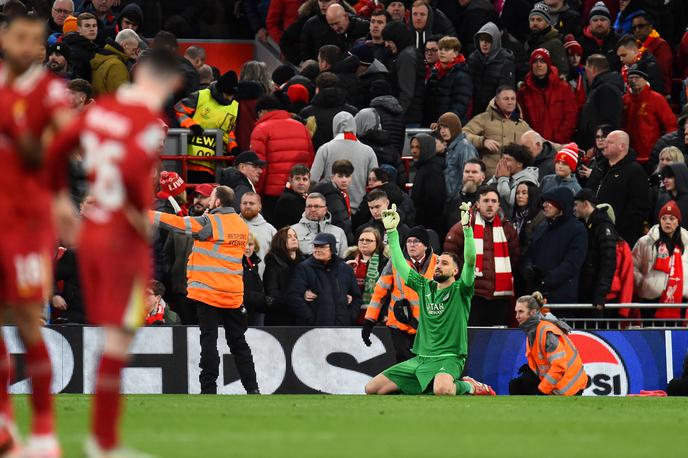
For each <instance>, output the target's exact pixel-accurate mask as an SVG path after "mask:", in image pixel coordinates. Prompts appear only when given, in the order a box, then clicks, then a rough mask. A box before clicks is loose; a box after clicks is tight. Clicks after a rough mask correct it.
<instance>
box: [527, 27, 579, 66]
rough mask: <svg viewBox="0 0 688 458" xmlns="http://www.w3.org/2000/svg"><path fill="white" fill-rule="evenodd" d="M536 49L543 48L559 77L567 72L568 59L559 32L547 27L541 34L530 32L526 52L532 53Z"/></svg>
mask: <svg viewBox="0 0 688 458" xmlns="http://www.w3.org/2000/svg"><path fill="white" fill-rule="evenodd" d="M538 48H545V49H546V50H547V51H549V55H550V56H551V58H552V65H554V66H555V67H557V70H559V74H560V75H566V74H567V73H568V72H569V59H568V56H567V54H566V50H564V40H563V37H562V35H561V34H560V33H559V31H558V30H557V29H555V28H553V27H548V28H546V29H545V30H543V31H541V32H531V34H530V36H529V37H528V40H527V41H526V51H527V52H528V54H530V53H532V52H533V51H535V50H536V49H538Z"/></svg>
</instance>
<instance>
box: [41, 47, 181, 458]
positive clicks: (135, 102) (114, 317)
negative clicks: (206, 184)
mask: <svg viewBox="0 0 688 458" xmlns="http://www.w3.org/2000/svg"><path fill="white" fill-rule="evenodd" d="M180 84H181V78H180V76H179V74H178V72H177V65H176V60H175V58H174V55H172V54H170V53H168V52H165V51H162V50H152V51H150V52H149V53H147V54H146V55H145V56H144V57H142V58H141V60H140V61H139V63H138V64H137V65H136V70H135V82H134V83H133V84H132V85H126V86H123V87H121V88H120V89H118V91H117V92H116V93H115V94H112V95H111V96H106V97H103V98H100V99H99V100H98V103H97V104H96V105H93V106H90V107H88V108H87V109H86V110H85V111H84V112H83V113H81V114H80V115H79V117H78V118H77V119H76V120H75V121H74V122H73V123H72V124H71V125H70V126H69V127H67V128H66V129H65V130H63V131H62V132H60V133H59V134H58V135H57V136H56V138H55V140H54V142H53V143H52V145H51V148H50V150H49V152H48V157H50V158H51V159H52V160H53V161H54V170H65V169H66V167H67V159H68V157H69V155H70V154H71V153H72V152H73V151H74V150H75V149H76V148H81V150H82V151H83V157H84V168H85V170H86V172H87V174H88V180H89V185H90V188H89V195H90V196H92V197H93V198H94V201H93V203H92V205H91V206H90V207H89V208H88V209H87V210H86V211H85V212H84V221H83V225H82V228H81V233H80V236H79V242H78V246H79V251H80V253H79V254H80V258H79V262H80V269H81V278H82V285H83V292H84V299H85V304H86V316H87V319H88V322H89V323H92V324H96V325H99V326H103V327H104V328H105V343H104V348H103V355H102V357H101V360H100V366H99V368H98V374H97V379H96V387H95V398H94V401H93V409H92V412H91V415H92V417H91V421H92V424H91V426H92V437H91V438H89V440H88V441H87V444H86V456H88V457H115V456H117V457H119V456H128V455H127V454H126V453H124V452H123V450H122V449H121V448H120V447H119V440H118V423H119V418H120V414H121V397H120V383H121V382H120V379H121V372H122V369H123V368H124V367H125V365H126V363H127V361H128V359H129V355H128V348H129V344H130V343H131V340H132V339H133V337H134V333H135V331H136V329H137V328H138V327H139V326H141V325H142V324H143V320H144V317H145V293H146V287H147V285H148V283H149V277H150V274H151V269H152V265H151V252H150V240H149V237H150V235H149V231H150V228H149V222H148V215H147V211H148V209H149V208H150V207H151V206H152V202H153V201H152V198H153V174H154V168H155V167H156V166H157V163H158V152H159V150H160V145H161V143H162V139H163V137H164V135H165V132H164V130H163V128H162V124H161V123H160V121H159V118H161V116H162V114H161V112H160V109H161V108H162V107H163V105H164V103H165V102H166V101H167V99H168V98H169V97H170V96H171V95H172V94H173V93H174V91H175V89H176V88H177V87H178V86H179V85H180ZM59 176H62V175H59ZM55 186H56V187H57V189H59V190H64V189H66V187H67V183H66V182H65V181H62V182H58V183H55Z"/></svg>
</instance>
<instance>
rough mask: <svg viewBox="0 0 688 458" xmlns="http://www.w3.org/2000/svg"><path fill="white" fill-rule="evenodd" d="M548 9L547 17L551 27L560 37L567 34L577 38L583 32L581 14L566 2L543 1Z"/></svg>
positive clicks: (559, 0) (560, 0)
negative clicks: (550, 20) (549, 19)
mask: <svg viewBox="0 0 688 458" xmlns="http://www.w3.org/2000/svg"><path fill="white" fill-rule="evenodd" d="M543 1H544V3H545V5H547V6H548V7H549V16H550V18H551V19H552V25H553V26H554V28H556V29H557V30H558V31H559V33H561V34H562V35H568V34H569V33H570V34H572V35H574V36H578V35H580V33H581V31H582V30H583V25H582V20H581V14H580V12H579V11H576V10H575V9H574V8H573V7H571V5H569V4H568V3H567V2H566V0H543Z"/></svg>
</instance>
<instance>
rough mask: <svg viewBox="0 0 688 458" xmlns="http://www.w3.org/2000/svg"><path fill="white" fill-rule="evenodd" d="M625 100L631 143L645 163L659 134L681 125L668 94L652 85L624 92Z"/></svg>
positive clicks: (626, 124) (626, 125)
mask: <svg viewBox="0 0 688 458" xmlns="http://www.w3.org/2000/svg"><path fill="white" fill-rule="evenodd" d="M623 104H624V128H625V130H626V132H628V135H629V137H630V138H631V147H632V148H633V149H634V150H635V151H636V152H637V153H638V161H639V162H641V163H645V162H647V161H648V160H649V158H650V153H651V152H652V147H653V146H655V143H657V140H659V137H661V136H662V135H663V134H666V133H670V132H674V131H675V130H676V129H678V125H677V124H676V115H674V112H673V111H671V107H670V106H669V102H667V100H666V98H664V96H663V95H661V94H660V93H658V92H655V90H653V89H652V88H651V87H650V86H649V85H647V86H645V87H644V88H643V89H642V90H641V91H640V93H638V94H633V93H626V94H624V96H623Z"/></svg>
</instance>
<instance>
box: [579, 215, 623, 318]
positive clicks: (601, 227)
mask: <svg viewBox="0 0 688 458" xmlns="http://www.w3.org/2000/svg"><path fill="white" fill-rule="evenodd" d="M584 223H585V226H586V228H587V230H588V251H587V254H586V256H585V262H584V263H583V267H582V268H581V274H580V285H579V288H578V291H579V297H578V299H579V300H580V301H581V302H584V303H589V304H592V305H604V304H605V303H606V300H607V299H606V298H607V294H608V293H609V290H610V289H611V287H612V280H613V278H614V273H615V272H616V242H617V240H619V234H618V233H617V232H616V228H615V227H614V223H613V222H612V220H611V219H610V218H609V215H607V212H605V211H602V210H600V209H598V208H596V209H595V210H594V211H593V212H592V214H591V215H590V217H589V218H588V220H587V221H585V222H584Z"/></svg>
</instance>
